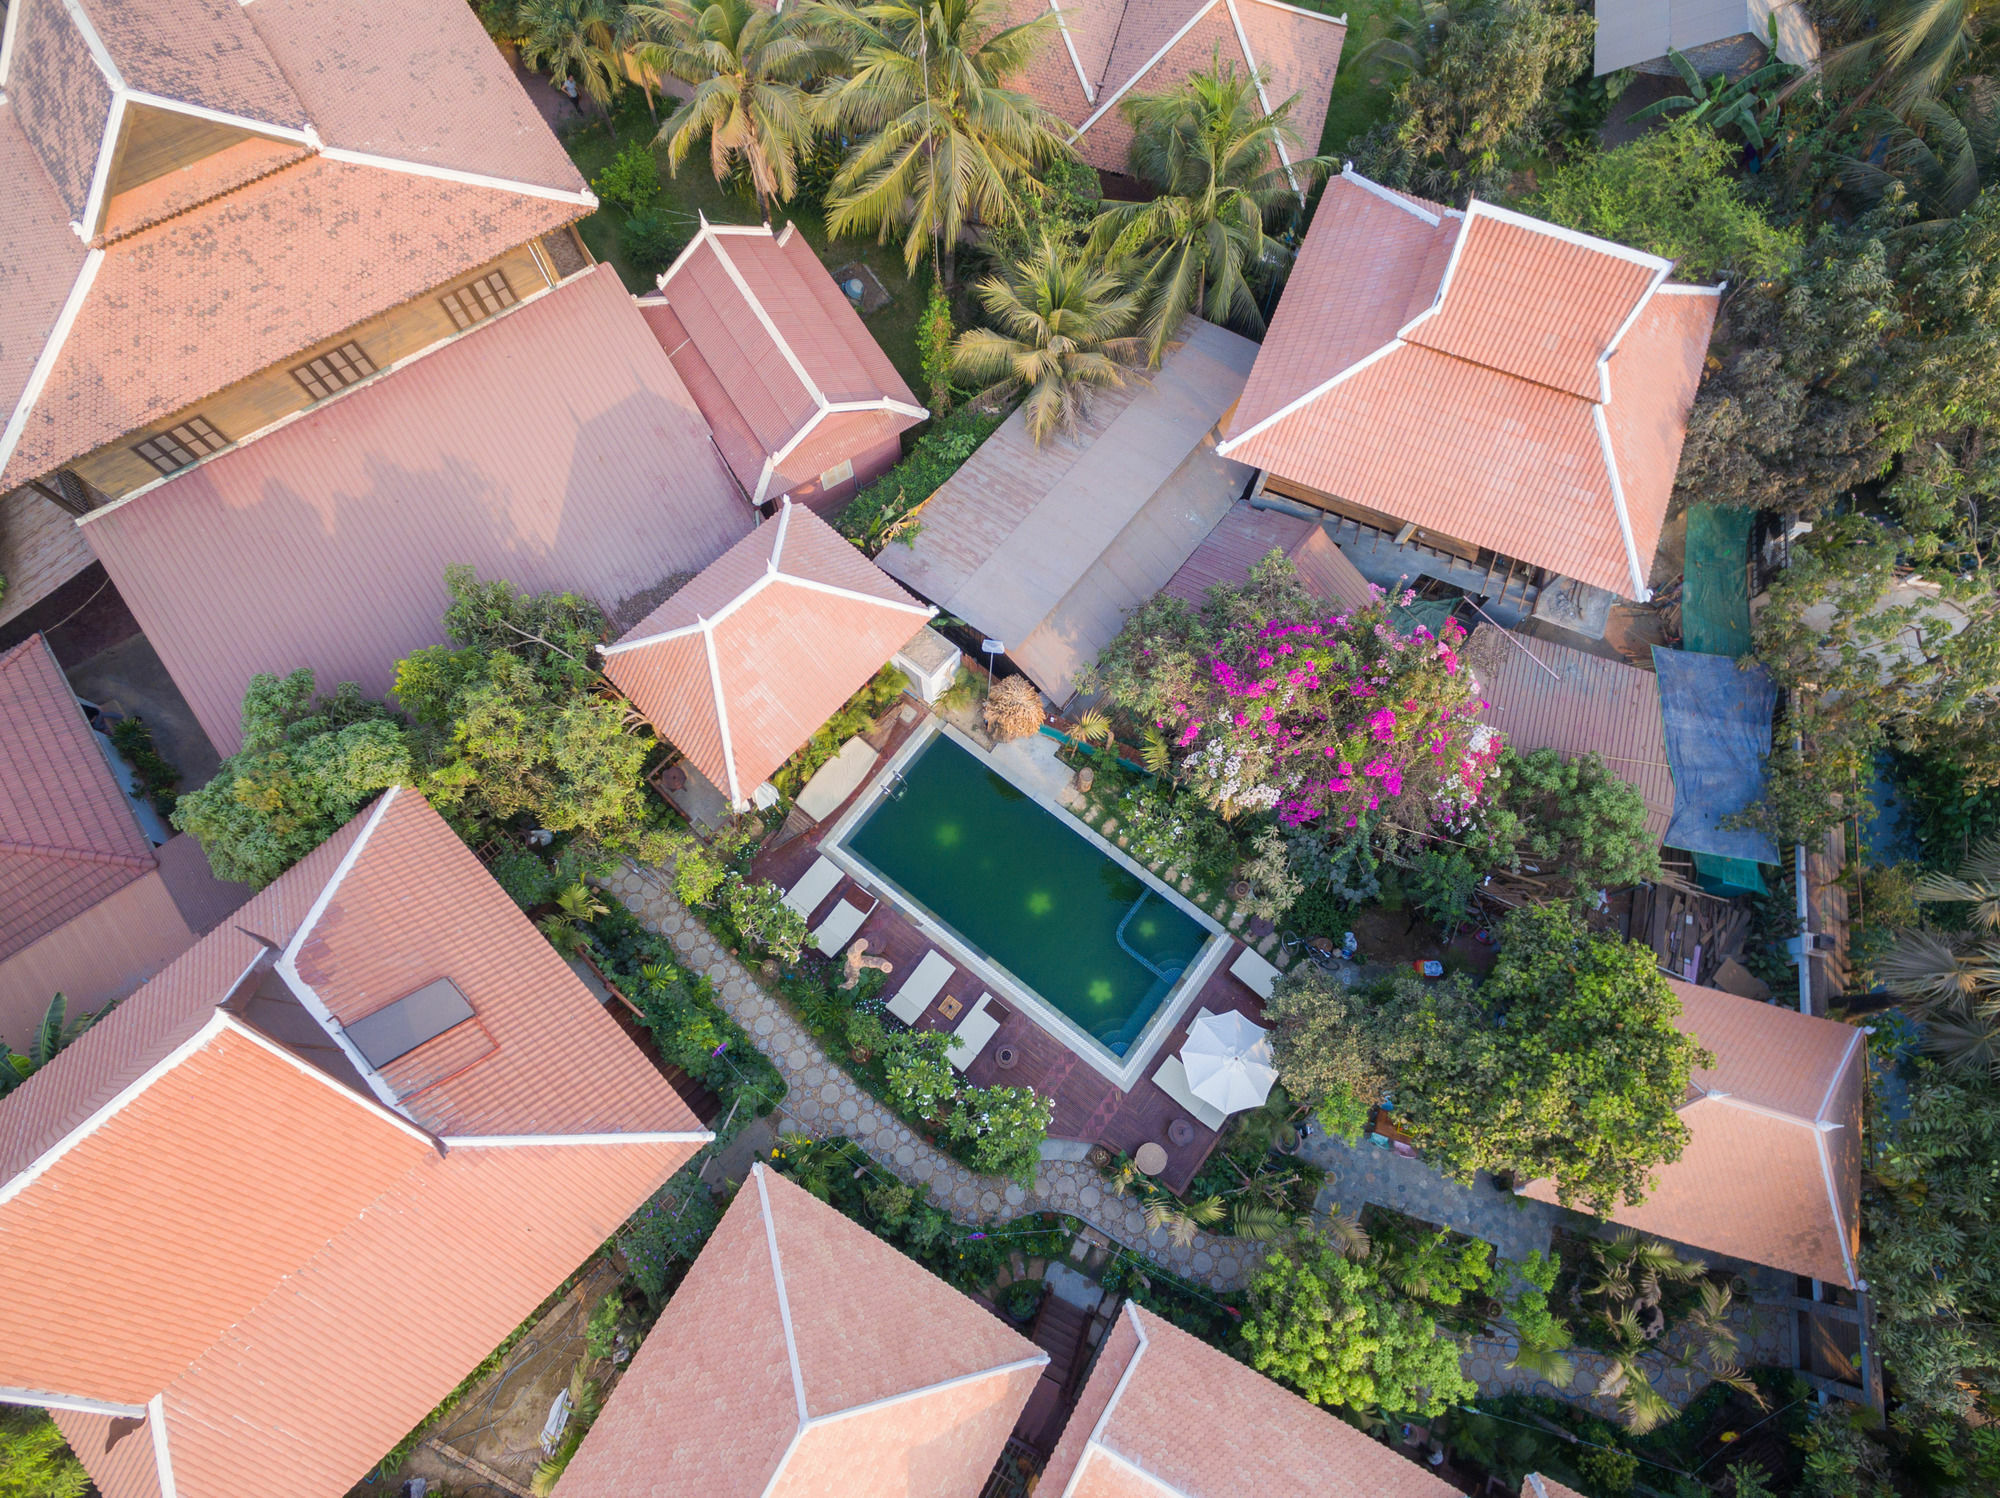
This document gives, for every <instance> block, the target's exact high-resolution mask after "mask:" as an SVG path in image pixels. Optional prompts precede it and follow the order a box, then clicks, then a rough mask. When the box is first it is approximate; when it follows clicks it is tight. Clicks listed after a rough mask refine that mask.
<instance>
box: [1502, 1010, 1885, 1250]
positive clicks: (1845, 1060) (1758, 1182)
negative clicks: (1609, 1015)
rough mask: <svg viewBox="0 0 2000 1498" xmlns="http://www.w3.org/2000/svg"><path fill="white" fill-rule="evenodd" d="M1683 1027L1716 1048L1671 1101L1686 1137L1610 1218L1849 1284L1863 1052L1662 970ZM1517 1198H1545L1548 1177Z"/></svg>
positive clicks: (1818, 1025)
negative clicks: (1685, 1093)
mask: <svg viewBox="0 0 2000 1498" xmlns="http://www.w3.org/2000/svg"><path fill="white" fill-rule="evenodd" d="M1667 985H1668V986H1669V987H1670V988H1672V989H1673V991H1674V994H1675V996H1676V997H1678V998H1679V999H1680V1001H1681V1016H1680V1019H1679V1020H1678V1021H1677V1023H1678V1025H1679V1027H1680V1029H1681V1030H1682V1031H1683V1032H1684V1033H1686V1034H1688V1035H1690V1036H1692V1037H1693V1038H1694V1039H1695V1040H1696V1041H1697V1042H1699V1043H1700V1044H1701V1046H1702V1047H1703V1048H1704V1049H1706V1050H1708V1051H1710V1052H1711V1053H1713V1055H1714V1056H1715V1065H1714V1066H1713V1067H1712V1068H1707V1069H1702V1070H1697V1071H1696V1072H1695V1073H1694V1076H1693V1078H1692V1088H1693V1091H1694V1092H1695V1094H1696V1095H1695V1096H1694V1098H1693V1099H1692V1100H1691V1101H1690V1102H1689V1103H1688V1104H1687V1105H1686V1106H1684V1107H1683V1108H1682V1109H1681V1110H1680V1117H1681V1122H1682V1123H1684V1124H1685V1125H1686V1126H1687V1129H1688V1134H1689V1139H1688V1143H1687V1147H1686V1149H1685V1150H1684V1151H1683V1153H1682V1155H1681V1158H1680V1159H1679V1160H1677V1161H1675V1162H1674V1163H1673V1164H1671V1165H1664V1166H1661V1167H1660V1169H1659V1170H1658V1171H1657V1172H1656V1173H1655V1175H1654V1177H1653V1182H1652V1189H1651V1191H1650V1192H1649V1193H1648V1195H1647V1197H1646V1200H1645V1201H1644V1202H1642V1203H1640V1204H1639V1205H1638V1206H1628V1205H1624V1204H1622V1203H1621V1204H1620V1205H1619V1206H1618V1207H1617V1208H1615V1209H1614V1210H1613V1212H1612V1214H1611V1219H1612V1221H1614V1222H1618V1223H1622V1224H1624V1225H1625V1226H1627V1227H1632V1228H1636V1229H1638V1230H1639V1231H1640V1232H1642V1233H1657V1234H1659V1235H1660V1236H1661V1237H1664V1238H1671V1239H1673V1240H1675V1241H1676V1242H1680V1243H1689V1244H1692V1245H1694V1246H1695V1247H1696V1248H1701V1249H1707V1250H1709V1251H1710V1252H1713V1253H1719V1254H1727V1255H1728V1256H1729V1257H1731V1258H1735V1259H1744V1260H1747V1261H1749V1262H1750V1263H1753V1264H1768V1265H1770V1266H1771V1267H1773V1268H1776V1269H1783V1270H1787V1271H1789V1272H1791V1273H1794V1274H1803V1275H1809V1276H1811V1277H1813V1278H1815V1279H1822V1280H1826V1281H1829V1282H1830V1283H1833V1284H1838V1285H1850V1286H1851V1285H1853V1284H1854V1282H1855V1277H1856V1266H1855V1255H1856V1253H1858V1252H1859V1249H1860V1241H1861V1240H1860V1232H1861V1217H1860V1202H1861V1166H1862V1139H1861V1129H1862V1105H1863V1102H1864V1097H1865V1093H1866V1091H1867V1069H1868V1062H1867V1047H1866V1046H1865V1045H1863V1044H1862V1043H1861V1042H1862V1037H1861V1035H1860V1033H1859V1032H1858V1031H1857V1030H1855V1029H1854V1028H1853V1027H1852V1026H1850V1025H1845V1024H1842V1023H1840V1022H1838V1021H1836V1020H1830V1019H1821V1018H1818V1017H1816V1016H1813V1015H1808V1014H1800V1013H1798V1012H1797V1011H1796V1010H1793V1009H1788V1008H1786V1007H1784V1006H1783V1005H1779V1004H1765V1003H1760V1002H1758V1001H1757V1000H1754V999H1743V998H1738V997H1737V996H1736V995H1735V994H1729V993H1723V992H1722V991H1721V990H1720V989H1714V988H1703V987H1700V986H1698V985H1696V984H1693V983H1683V982H1681V981H1680V980H1679V979H1677V978H1669V979H1667ZM1523 1190H1524V1193H1525V1194H1526V1195H1528V1196H1531V1197H1534V1198H1536V1199H1538V1200H1541V1201H1554V1200H1555V1190H1554V1187H1553V1185H1552V1184H1551V1183H1550V1182H1548V1181H1536V1182H1533V1183H1532V1184H1530V1185H1529V1186H1527V1187H1525V1188H1523Z"/></svg>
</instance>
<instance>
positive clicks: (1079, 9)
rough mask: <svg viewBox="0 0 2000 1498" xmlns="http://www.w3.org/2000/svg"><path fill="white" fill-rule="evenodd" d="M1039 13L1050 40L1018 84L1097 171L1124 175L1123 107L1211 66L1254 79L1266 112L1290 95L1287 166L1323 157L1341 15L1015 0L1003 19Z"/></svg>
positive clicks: (1276, 6) (1291, 9)
mask: <svg viewBox="0 0 2000 1498" xmlns="http://www.w3.org/2000/svg"><path fill="white" fill-rule="evenodd" d="M1043 15H1053V16H1054V17H1055V18H1056V33H1057V39H1056V41H1055V42H1054V43H1052V44H1051V45H1048V46H1044V47H1043V48H1042V49H1041V51H1040V52H1039V53H1038V54H1037V55H1036V57H1035V59H1034V61H1033V62H1032V63H1030V64H1029V66H1028V69H1027V72H1026V74H1025V76H1023V77H1022V78H1021V79H1020V80H1019V85H1020V87H1022V88H1023V89H1024V90H1026V92H1027V93H1028V94H1029V95H1030V96H1031V97H1033V98H1034V100H1035V102H1036V103H1038V104H1040V105H1041V106H1042V107H1043V108H1044V109H1047V110H1048V111H1050V112H1051V113H1052V114H1054V115H1056V116H1057V117H1058V118H1059V119H1061V120H1062V121H1063V122H1064V123H1065V124H1067V125H1068V126H1069V127H1070V128H1071V130H1073V131H1074V132H1075V134H1074V135H1073V136H1072V138H1071V144H1072V145H1073V146H1075V148H1076V151H1077V154H1078V155H1079V156H1081V157H1082V158H1083V159H1084V160H1085V161H1087V162H1088V163H1089V164H1090V165H1092V166H1094V167H1096V168H1097V169H1098V171H1100V172H1104V173H1108V174H1110V175H1112V176H1114V177H1124V178H1125V179H1126V180H1127V181H1128V182H1129V181H1130V173H1131V165H1130V163H1129V161H1128V160H1127V153H1128V152H1129V151H1130V150H1131V148H1132V126H1131V124H1130V123H1129V122H1128V121H1127V120H1126V118H1125V115H1124V112H1123V111H1122V110H1121V109H1120V108H1119V105H1120V104H1121V103H1123V102H1124V101H1125V100H1126V99H1127V98H1128V97H1129V96H1131V95H1132V94H1134V93H1147V94H1151V93H1166V92H1169V91H1171V90H1172V89H1174V88H1175V87H1177V86H1178V85H1179V84H1181V83H1183V82H1185V81H1186V80H1187V78H1188V76H1189V75H1190V74H1193V73H1196V72H1205V71H1208V70H1210V69H1212V68H1214V67H1215V66H1216V65H1217V64H1218V63H1221V64H1224V65H1233V66H1234V67H1235V68H1236V71H1237V73H1238V74H1239V75H1240V76H1243V75H1251V74H1254V75H1256V78H1257V97H1258V102H1259V104H1260V105H1261V106H1262V107H1263V110H1264V112H1265V113H1266V114H1268V113H1270V112H1271V111H1272V110H1273V109H1275V108H1277V107H1279V106H1281V105H1282V104H1283V103H1284V102H1285V101H1286V100H1287V99H1290V98H1293V97H1294V96H1296V97H1297V99H1298V103H1297V104H1296V105H1294V106H1293V109H1292V114H1291V123H1292V128H1293V130H1294V131H1295V132H1296V133H1297V135H1298V141H1297V144H1296V145H1290V146H1287V145H1283V144H1281V145H1280V147H1279V153H1278V154H1279V158H1280V160H1281V162H1282V163H1283V164H1284V165H1285V166H1287V167H1289V166H1290V165H1291V164H1292V162H1294V161H1297V160H1301V159H1303V158H1305V157H1308V156H1316V155H1318V154H1319V142H1320V135H1321V133H1322V132H1323V131H1324V129H1325V128H1326V109H1327V101H1328V100H1329V99H1330V98H1331V97H1332V94H1333V78H1334V73H1335V71H1336V70H1337V69H1338V68H1339V66H1340V47H1341V43H1342V42H1343V41H1345V40H1346V37H1347V17H1346V16H1344V15H1342V16H1331V15H1325V14H1322V13H1321V12H1319V11H1313V10H1304V9H1301V8H1300V7H1298V6H1295V5H1287V4H1284V3H1283V0H1014V3H1013V8H1012V11H1011V15H1010V18H1011V19H1012V20H1013V21H1014V22H1015V23H1016V24H1020V23H1022V22H1026V21H1031V20H1033V19H1034V18H1035V17H1037V16H1043ZM1114 185H1115V184H1114ZM1132 185H1133V188H1134V189H1136V188H1137V184H1136V183H1134V184H1132Z"/></svg>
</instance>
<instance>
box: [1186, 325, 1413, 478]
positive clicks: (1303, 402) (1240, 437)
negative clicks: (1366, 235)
mask: <svg viewBox="0 0 2000 1498" xmlns="http://www.w3.org/2000/svg"><path fill="white" fill-rule="evenodd" d="M1420 315H1421V314H1420ZM1407 347H1408V345H1407V344H1405V343H1404V342H1403V340H1402V339H1401V337H1396V338H1392V339H1390V340H1389V341H1388V342H1387V343H1385V344H1383V345H1382V346H1381V347H1380V348H1378V349H1376V350H1375V351H1374V352H1373V353H1371V354H1364V355H1362V357H1361V358H1359V359H1356V360H1355V361H1354V362H1353V363H1352V364H1350V365H1348V366H1347V368H1345V369H1343V370H1342V371H1341V372H1340V373H1339V374H1337V375H1335V376H1334V377H1333V378H1332V379H1330V380H1326V381H1323V382H1322V383H1320V384H1318V385H1315V386H1313V388H1312V389H1310V390H1308V391H1306V393H1305V394H1304V395H1301V396H1298V397H1297V398H1295V399H1293V400H1290V401H1287V402H1286V403H1285V404H1284V405H1282V406H1280V407H1278V409H1277V410H1275V411H1273V412H1272V413H1271V414H1270V415H1269V416H1266V417H1265V418H1264V419H1263V420H1262V421H1260V422H1257V423H1256V424H1255V425H1254V426H1249V427H1246V428H1244V430H1243V431H1241V432H1239V433H1238V434H1237V435H1236V436H1234V437H1231V438H1230V439H1229V440H1228V441H1227V442H1222V443H1219V444H1217V446H1216V449H1215V454H1216V456H1217V457H1219V458H1226V457H1228V456H1229V455H1230V454H1231V453H1233V452H1234V451H1235V450H1236V449H1237V448H1239V447H1241V446H1242V445H1243V444H1244V443H1246V442H1248V441H1249V440H1250V439H1251V438H1252V437H1254V436H1256V435H1257V434H1258V433H1259V432H1262V431H1265V430H1267V429H1268V428H1270V427H1272V426H1274V425H1276V424H1277V423H1278V422H1281V421H1283V420H1284V419H1285V418H1286V417H1287V416H1290V415H1291V414H1292V413H1293V412H1295V411H1297V410H1299V409H1300V408H1301V407H1304V406H1309V405H1311V404H1312V403H1313V402H1314V401H1316V400H1318V399H1319V398H1320V397H1321V396H1322V395H1325V394H1326V393H1327V392H1328V391H1329V390H1332V389H1334V388H1335V387H1336V386H1339V385H1343V384H1345V383H1346V382H1347V381H1348V380H1351V379H1352V378H1354V376H1356V375H1358V374H1360V373H1361V371H1362V370H1364V369H1366V368H1367V367H1368V366H1369V365H1371V364H1373V363H1375V362H1376V361H1377V360H1380V359H1385V358H1387V357H1388V356H1389V355H1390V354H1393V353H1395V352H1396V350H1397V349H1400V348H1407Z"/></svg>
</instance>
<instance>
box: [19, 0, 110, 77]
mask: <svg viewBox="0 0 2000 1498" xmlns="http://www.w3.org/2000/svg"><path fill="white" fill-rule="evenodd" d="M38 3H39V0H38ZM62 7H63V9H64V10H65V11H67V12H69V19H70V24H71V25H72V26H74V27H76V32H77V35H78V36H80V37H82V38H83V44H84V46H85V47H87V48H89V49H90V60H91V61H92V62H94V63H96V64H97V71H98V72H100V73H102V74H103V75H104V81H105V82H106V83H108V84H110V85H111V87H112V88H113V89H114V90H116V89H121V88H123V87H124V86H125V75H124V74H123V73H121V72H119V71H118V64H117V63H115V62H113V61H112V60H111V49H110V48H109V47H107V46H105V45H104V38H103V37H101V36H99V35H98V34H97V27H96V26H95V25H93V24H92V23H91V19H90V17H89V16H88V15H87V14H86V13H85V12H84V9H83V6H82V5H81V4H79V3H78V0H62Z"/></svg>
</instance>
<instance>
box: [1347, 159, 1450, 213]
mask: <svg viewBox="0 0 2000 1498" xmlns="http://www.w3.org/2000/svg"><path fill="white" fill-rule="evenodd" d="M1340 180H1341V181H1343V182H1352V183H1353V184H1354V185H1355V186H1356V187H1358V188H1360V189H1361V190H1362V191H1363V192H1371V193H1373V194H1374V195H1375V196H1376V197H1378V198H1380V199H1381V200H1382V201H1383V202H1385V203H1389V204H1392V205H1394V206H1395V207H1397V208H1400V209H1402V210H1403V212H1405V213H1411V214H1415V215H1416V216H1417V217H1418V218H1420V219H1422V220H1423V221H1424V222H1425V223H1427V224H1429V225H1431V226H1432V227H1433V228H1435V227H1436V226H1437V225H1438V224H1440V223H1442V222H1443V220H1441V219H1440V218H1439V217H1438V216H1437V215H1436V214H1435V213H1432V212H1431V211H1430V209H1428V208H1425V207H1424V206H1422V205H1421V204H1419V203H1412V202H1411V201H1410V200H1409V199H1408V198H1406V197H1404V196H1403V195H1402V194H1401V193H1399V192H1392V191H1390V190H1389V189H1388V188H1386V187H1384V186H1383V185H1382V184H1381V183H1379V182H1376V181H1372V180H1371V179H1369V178H1367V177H1364V176H1362V175H1361V173H1359V172H1357V171H1356V170H1354V163H1353V162H1351V161H1347V162H1342V163H1341V167H1340Z"/></svg>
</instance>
